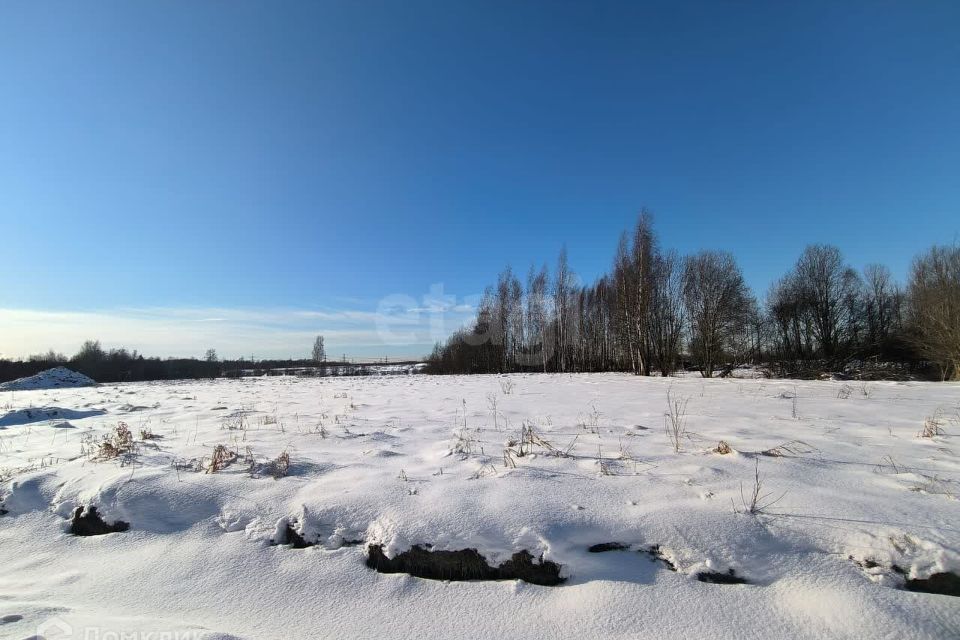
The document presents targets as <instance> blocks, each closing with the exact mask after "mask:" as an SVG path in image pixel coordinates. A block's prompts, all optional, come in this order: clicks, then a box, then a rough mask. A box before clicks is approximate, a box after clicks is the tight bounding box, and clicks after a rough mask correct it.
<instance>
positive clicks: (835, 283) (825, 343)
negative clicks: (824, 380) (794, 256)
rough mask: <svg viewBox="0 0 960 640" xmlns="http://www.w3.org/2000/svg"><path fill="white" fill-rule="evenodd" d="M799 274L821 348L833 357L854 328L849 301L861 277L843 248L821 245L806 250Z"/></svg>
mask: <svg viewBox="0 0 960 640" xmlns="http://www.w3.org/2000/svg"><path fill="white" fill-rule="evenodd" d="M795 273H796V279H797V280H796V282H797V285H798V286H799V291H800V295H801V296H802V298H803V302H804V304H805V305H806V306H807V308H808V309H809V313H810V316H811V321H812V322H811V325H812V328H813V332H814V335H815V336H816V339H817V342H818V343H819V345H820V350H821V352H822V354H823V355H824V356H825V357H827V358H832V357H834V356H836V355H837V353H838V351H839V348H840V346H841V344H842V342H843V340H844V338H845V337H846V335H847V332H848V331H849V329H850V328H851V323H852V320H853V318H851V316H850V308H851V305H850V304H849V301H850V300H851V299H852V298H853V297H854V296H855V295H856V294H855V292H856V290H857V288H858V287H859V277H858V276H857V273H856V272H855V271H854V270H853V269H851V268H850V267H848V266H847V265H846V264H844V262H843V256H842V255H841V253H840V250H839V249H837V248H836V247H831V246H828V245H820V244H815V245H810V246H808V247H807V248H806V249H805V250H804V252H803V255H801V256H800V259H799V260H798V261H797V266H796V268H795Z"/></svg>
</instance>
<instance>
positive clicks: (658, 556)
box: [640, 544, 677, 571]
mask: <svg viewBox="0 0 960 640" xmlns="http://www.w3.org/2000/svg"><path fill="white" fill-rule="evenodd" d="M640 553H645V554H647V555H648V556H650V559H651V560H655V561H660V562H662V563H663V564H664V565H666V567H667V569H670V571H676V570H677V565H675V564H674V563H673V560H671V559H670V558H668V557H667V556H666V555H664V553H663V550H662V549H661V548H660V545H658V544H655V545H652V546H650V547H649V548H647V549H642V550H641V551H640Z"/></svg>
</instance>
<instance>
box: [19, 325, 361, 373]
mask: <svg viewBox="0 0 960 640" xmlns="http://www.w3.org/2000/svg"><path fill="white" fill-rule="evenodd" d="M317 340H318V343H314V351H313V354H314V356H319V359H301V360H252V359H250V360H245V359H243V358H240V359H238V360H221V359H220V358H218V357H217V353H216V351H215V350H213V349H210V350H208V351H207V353H206V356H205V357H204V359H202V360H200V359H197V358H166V359H161V358H146V357H144V356H143V355H141V354H139V353H137V352H136V351H135V350H134V351H128V350H127V349H122V348H121V349H110V350H106V349H104V348H102V347H101V346H100V342H99V341H97V340H88V341H86V342H84V343H83V345H82V346H81V347H80V350H79V351H78V352H77V353H76V354H74V355H73V356H72V357H69V358H68V357H67V356H65V355H63V354H62V353H57V352H55V351H49V352H47V353H41V354H36V355H32V356H30V357H29V358H27V359H26V360H4V359H0V382H6V381H8V380H15V379H17V378H23V377H26V376H31V375H33V374H35V373H39V372H41V371H44V370H46V369H50V368H52V367H59V366H65V367H69V368H70V369H72V370H74V371H79V372H80V373H82V374H84V375H86V376H89V377H91V378H93V379H94V380H96V381H97V382H134V381H144V380H181V379H202V378H221V377H239V376H240V373H241V372H253V373H256V374H261V375H269V374H271V373H275V372H276V370H277V369H297V368H299V369H315V370H316V369H319V373H320V374H324V375H366V374H369V373H370V369H369V367H364V366H358V365H354V364H351V363H347V362H340V361H327V360H326V353H325V351H324V349H323V338H322V337H321V336H318V337H317ZM318 344H319V348H318Z"/></svg>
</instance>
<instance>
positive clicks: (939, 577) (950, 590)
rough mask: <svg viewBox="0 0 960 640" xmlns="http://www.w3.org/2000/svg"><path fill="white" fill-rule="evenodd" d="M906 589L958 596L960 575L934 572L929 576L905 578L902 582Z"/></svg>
mask: <svg viewBox="0 0 960 640" xmlns="http://www.w3.org/2000/svg"><path fill="white" fill-rule="evenodd" d="M903 586H904V588H906V589H907V591H919V592H921V593H937V594H940V595H943V596H960V576H958V575H957V574H955V573H950V572H945V573H935V574H933V575H931V576H930V577H929V578H925V579H922V580H921V579H917V578H914V579H913V580H907V581H906V582H905V583H904V585H903Z"/></svg>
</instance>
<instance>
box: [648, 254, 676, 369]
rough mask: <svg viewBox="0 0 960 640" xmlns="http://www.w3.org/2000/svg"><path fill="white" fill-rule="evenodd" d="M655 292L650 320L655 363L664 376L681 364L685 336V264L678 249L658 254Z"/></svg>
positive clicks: (654, 268) (654, 267) (655, 262)
mask: <svg viewBox="0 0 960 640" xmlns="http://www.w3.org/2000/svg"><path fill="white" fill-rule="evenodd" d="M653 271H654V275H653V293H652V295H651V305H650V311H649V319H648V322H647V327H648V331H649V333H650V343H651V345H652V356H653V360H654V364H656V366H657V368H658V369H659V370H660V375H661V376H664V377H666V376H669V375H670V374H671V373H673V371H674V370H675V369H676V368H677V360H678V357H679V353H680V341H681V340H682V338H683V326H684V318H685V315H684V303H683V265H682V263H681V261H680V258H679V257H678V256H677V254H676V252H673V251H671V252H668V253H666V254H664V255H660V256H657V258H656V260H655V261H654V265H653Z"/></svg>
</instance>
